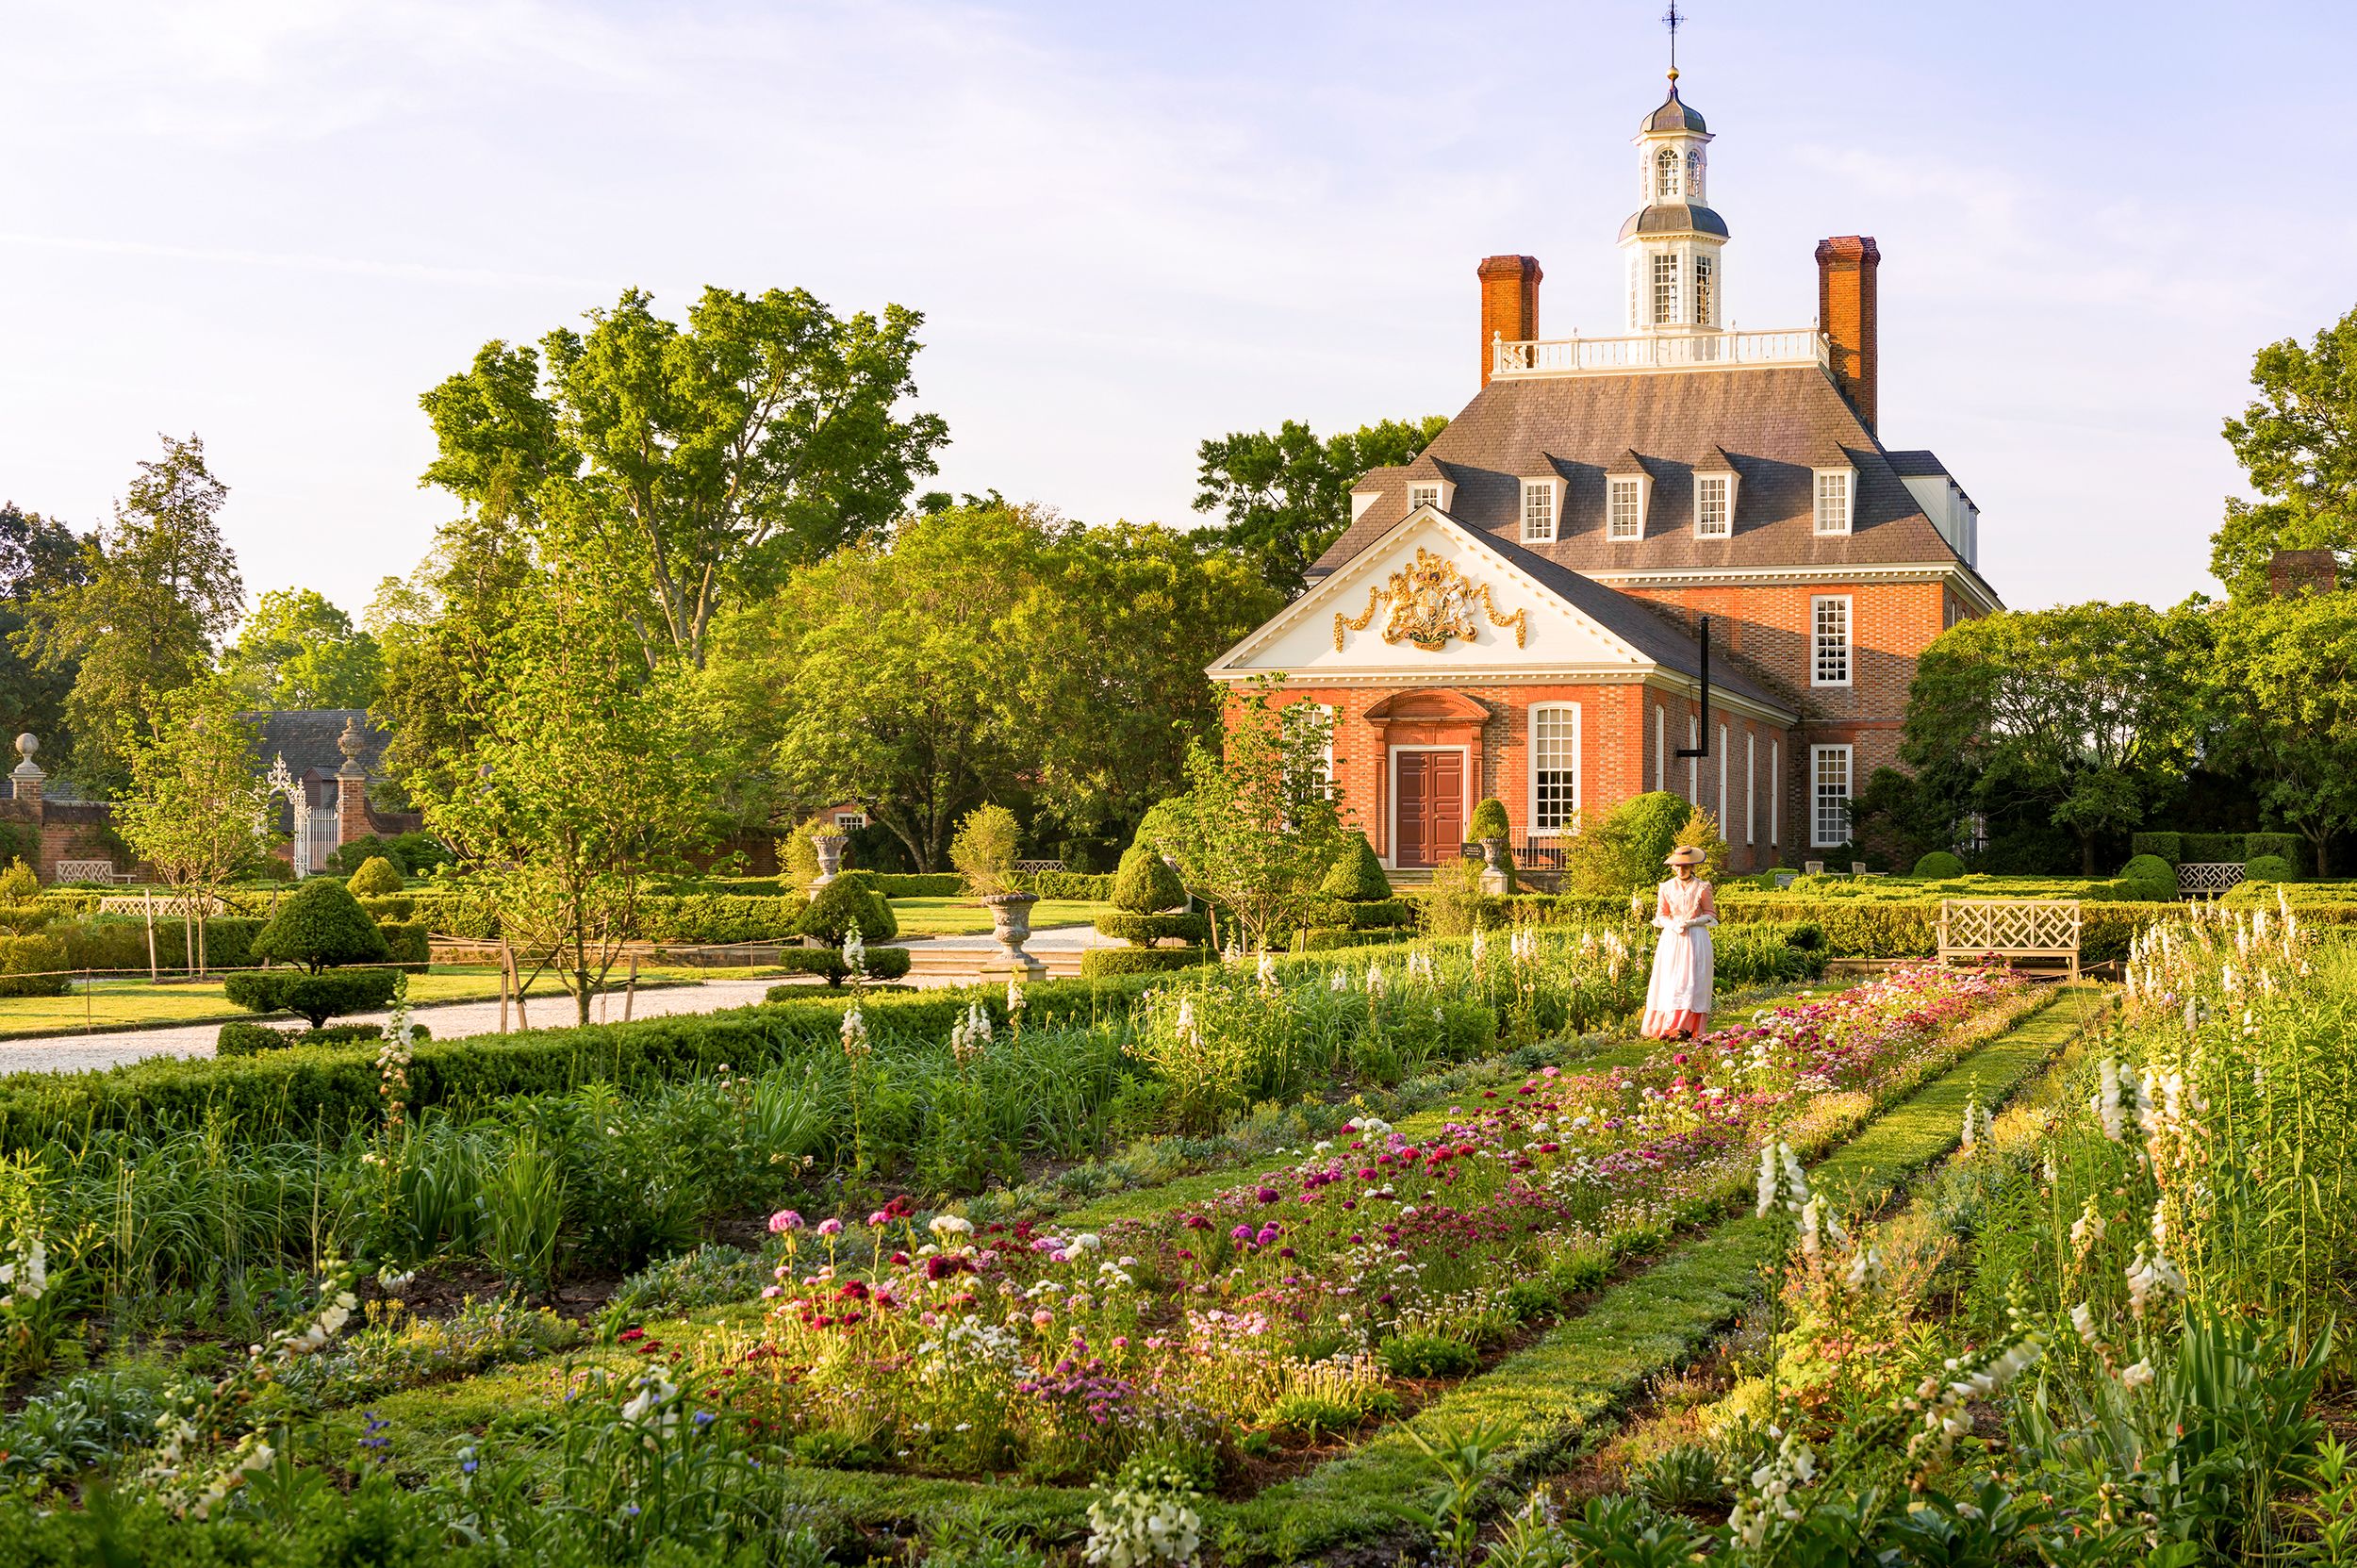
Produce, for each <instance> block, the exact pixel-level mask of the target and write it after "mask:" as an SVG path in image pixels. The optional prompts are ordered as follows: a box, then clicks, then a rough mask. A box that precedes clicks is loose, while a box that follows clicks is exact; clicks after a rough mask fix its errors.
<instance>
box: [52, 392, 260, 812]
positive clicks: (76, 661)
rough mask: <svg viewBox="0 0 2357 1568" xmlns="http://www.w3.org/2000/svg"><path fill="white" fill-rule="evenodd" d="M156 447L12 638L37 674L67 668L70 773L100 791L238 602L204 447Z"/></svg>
mask: <svg viewBox="0 0 2357 1568" xmlns="http://www.w3.org/2000/svg"><path fill="white" fill-rule="evenodd" d="M162 439H163V443H164V454H163V456H162V457H161V458H159V459H157V460H156V461H153V462H146V463H141V464H140V474H139V477H138V478H137V479H136V480H134V481H133V482H132V484H131V487H130V489H129V491H128V493H127V494H126V495H125V496H124V499H123V501H121V502H120V503H117V505H116V507H115V515H114V519H113V520H112V521H111V522H109V523H107V525H106V526H105V527H104V528H102V529H101V530H100V531H99V534H98V536H97V538H96V539H95V540H94V541H92V542H91V543H90V544H89V545H87V546H86V547H85V551H84V564H83V568H82V569H81V571H80V572H79V573H78V574H77V580H74V581H69V582H63V583H60V584H58V586H55V587H52V588H50V589H48V590H47V591H45V592H43V593H41V594H40V595H39V597H37V598H36V599H34V600H33V602H31V603H30V604H29V605H28V606H27V609H26V617H25V622H26V623H25V627H24V629H23V630H22V631H20V632H18V633H17V634H16V636H15V638H14V639H13V640H14V642H15V646H16V647H17V650H18V651H19V652H21V653H24V654H25V655H26V656H28V657H29V658H31V659H32V661H33V663H34V665H35V667H36V668H40V669H42V670H45V671H59V670H63V669H66V668H73V670H74V687H73V690H72V691H71V692H69V693H68V694H67V697H66V701H65V722H66V729H67V731H68V733H69V734H70V735H71V736H72V739H73V764H72V767H73V772H74V776H75V777H76V778H77V779H79V780H81V781H82V782H83V783H84V784H88V785H90V786H91V787H92V788H94V789H97V790H101V791H107V792H111V791H112V790H113V789H115V788H118V787H120V786H121V785H123V784H124V783H126V782H127V781H128V779H129V777H130V772H129V752H130V749H131V748H132V747H133V746H134V745H135V744H136V743H137V737H138V735H139V733H140V728H141V725H142V723H143V722H144V720H145V718H146V716H147V713H148V711H149V709H150V707H151V706H152V705H153V701H154V699H155V698H156V696H157V694H159V693H162V692H169V691H176V690H178V689H180V688H181V687H183V686H186V685H189V684H190V683H191V682H192V681H194V680H195V679H196V678H197V676H198V675H199V674H201V673H203V671H204V670H205V668H206V665H207V663H208V661H209V660H210V658H211V656H212V651H213V646H214V644H215V642H216V641H217V640H218V639H219V638H220V637H221V636H222V635H223V633H225V632H227V631H228V629H229V627H230V625H231V623H232V622H233V621H235V619H237V616H238V612H239V609H240V608H241V606H242V604H243V601H244V598H245V585H244V583H243V581H242V580H241V579H240V578H239V575H238V561H237V556H236V554H235V553H233V552H232V551H231V550H230V548H229V544H228V541H227V540H225V539H223V537H222V534H221V525H220V522H219V521H218V517H219V514H220V511H221V508H222V505H223V503H224V502H225V501H227V499H228V495H229V488H228V487H227V486H225V485H223V483H222V482H221V481H220V480H218V479H216V478H214V477H213V475H212V473H211V471H210V470H208V469H207V468H206V465H205V443H204V442H203V441H201V440H199V439H198V438H197V437H194V436H190V437H189V438H188V439H187V440H185V441H182V440H174V439H173V438H172V437H169V436H167V437H162Z"/></svg>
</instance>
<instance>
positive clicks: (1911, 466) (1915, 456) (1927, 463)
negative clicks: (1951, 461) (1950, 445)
mask: <svg viewBox="0 0 2357 1568" xmlns="http://www.w3.org/2000/svg"><path fill="white" fill-rule="evenodd" d="M1883 455H1884V456H1885V457H1887V458H1889V459H1890V471H1891V472H1893V473H1895V474H1898V475H1900V476H1901V477H1902V478H1906V479H1922V478H1927V477H1929V476H1931V475H1933V474H1943V475H1945V474H1947V473H1948V465H1947V464H1945V463H1943V462H1941V461H1940V460H1939V459H1938V458H1937V457H1935V456H1933V455H1932V454H1930V453H1928V452H1886V453H1884V454H1883ZM1951 477H1953V476H1951Z"/></svg>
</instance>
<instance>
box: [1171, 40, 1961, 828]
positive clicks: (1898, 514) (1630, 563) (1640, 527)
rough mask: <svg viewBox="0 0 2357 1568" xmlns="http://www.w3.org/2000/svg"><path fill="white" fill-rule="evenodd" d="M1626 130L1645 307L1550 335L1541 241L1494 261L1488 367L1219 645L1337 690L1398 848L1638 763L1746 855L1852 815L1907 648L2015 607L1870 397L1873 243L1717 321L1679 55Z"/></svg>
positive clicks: (1889, 757) (1721, 234)
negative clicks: (1784, 322)
mask: <svg viewBox="0 0 2357 1568" xmlns="http://www.w3.org/2000/svg"><path fill="white" fill-rule="evenodd" d="M1636 140H1637V146H1638V150H1639V172H1640V181H1641V182H1642V185H1641V189H1642V192H1643V195H1642V199H1643V201H1644V204H1645V205H1644V206H1643V207H1642V208H1641V209H1640V210H1639V211H1638V212H1637V213H1636V214H1635V215H1634V216H1632V217H1631V218H1629V220H1628V221H1627V222H1626V223H1624V224H1623V226H1622V229H1621V238H1620V243H1621V248H1622V251H1623V253H1624V257H1625V267H1626V275H1627V284H1628V300H1627V322H1626V326H1627V330H1626V332H1625V333H1624V335H1622V336H1617V337H1611V338H1558V339H1552V340H1550V339H1546V338H1541V337H1540V334H1539V287H1540V283H1541V275H1542V274H1541V270H1540V266H1539V263H1538V261H1537V260H1536V259H1535V258H1534V257H1530V256H1491V257H1490V258H1488V259H1487V260H1485V261H1483V262H1482V263H1481V264H1480V267H1479V269H1478V278H1479V284H1480V303H1481V355H1480V364H1481V388H1480V390H1479V391H1478V392H1477V393H1476V394H1475V398H1474V400H1473V401H1472V402H1471V403H1470V404H1466V406H1465V408H1464V410H1463V411H1462V412H1461V413H1459V415H1458V416H1457V418H1456V419H1455V420H1454V421H1452V422H1451V423H1450V424H1449V426H1448V428H1447V429H1446V430H1444V431H1442V433H1441V435H1440V436H1439V437H1437V438H1435V439H1434V441H1433V442H1432V445H1431V446H1430V447H1429V448H1428V449H1427V450H1426V452H1425V453H1424V454H1422V455H1421V456H1419V457H1418V458H1417V459H1416V461H1415V462H1413V463H1411V464H1409V465H1408V466H1406V467H1404V468H1396V469H1378V470H1375V471H1373V472H1370V473H1368V474H1366V475H1364V476H1363V477H1361V478H1360V481H1359V483H1358V484H1357V486H1356V487H1354V488H1353V490H1352V492H1351V523H1350V527H1349V529H1348V531H1347V532H1345V533H1344V534H1343V536H1342V538H1341V539H1339V540H1338V541H1336V543H1335V544H1334V546H1333V547H1332V548H1331V549H1330V550H1328V551H1327V553H1325V554H1324V555H1323V556H1322V557H1321V558H1320V559H1319V560H1318V562H1317V563H1316V565H1315V566H1314V567H1313V568H1312V569H1311V572H1310V586H1309V587H1308V589H1307V590H1306V591H1305V592H1304V593H1303V594H1302V595H1301V597H1300V598H1299V599H1297V600H1295V601H1294V602H1293V603H1292V604H1291V605H1289V606H1287V607H1286V609H1285V610H1283V611H1282V612H1281V613H1280V614H1278V615H1277V617H1276V619H1273V620H1271V621H1270V622H1269V623H1268V624H1267V625H1265V626H1262V627H1261V629H1260V630H1259V631H1257V632H1255V633H1253V634H1252V635H1250V636H1248V637H1246V638H1245V639H1244V641H1243V642H1241V643H1239V644H1238V645H1237V646H1236V647H1235V648H1233V649H1231V650H1230V651H1229V652H1228V653H1227V654H1226V655H1225V656H1223V657H1222V658H1221V659H1220V660H1219V661H1218V662H1217V663H1216V664H1214V665H1213V666H1212V667H1211V675H1212V677H1213V678H1214V679H1216V680H1220V681H1225V682H1241V681H1245V680H1249V679H1252V678H1254V677H1256V676H1261V675H1265V674H1269V673H1282V674H1283V675H1285V676H1286V678H1287V686H1286V691H1287V698H1288V700H1289V701H1308V702H1317V703H1320V704H1323V705H1324V706H1325V707H1326V708H1327V710H1329V713H1330V717H1331V718H1332V721H1333V730H1334V745H1333V751H1334V754H1333V768H1334V778H1335V780H1336V782H1337V784H1339V785H1340V786H1341V788H1342V791H1343V797H1344V799H1345V801H1346V802H1347V804H1348V806H1349V807H1350V809H1351V810H1352V812H1353V813H1354V815H1355V816H1356V817H1357V819H1358V822H1359V824H1360V826H1361V827H1363V828H1364V829H1365V830H1366V832H1367V834H1368V837H1369V838H1370V840H1371V841H1372V842H1373V843H1374V845H1375V847H1376V852H1377V853H1378V854H1380V855H1381V856H1382V857H1383V859H1384V861H1385V862H1386V864H1388V865H1391V866H1393V867H1418V866H1429V865H1433V864H1436V863H1437V862H1438V861H1440V860H1442V859H1444V858H1448V857H1452V856H1454V855H1455V854H1456V852H1457V849H1458V845H1459V842H1460V841H1461V838H1462V835H1463V830H1464V823H1465V819H1466V817H1468V816H1469V815H1470V814H1471V811H1472V807H1473V804H1474V802H1475V801H1478V800H1480V799H1482V798H1483V797H1485V796H1491V795H1494V796H1496V797H1497V798H1498V799H1499V800H1500V801H1503V802H1504V803H1505V805H1506V809H1507V815H1508V818H1509V819H1510V821H1511V822H1512V824H1513V830H1514V838H1515V841H1516V843H1517V844H1518V845H1525V844H1526V845H1528V846H1530V847H1531V848H1532V849H1533V850H1536V851H1538V853H1539V854H1540V856H1541V858H1543V852H1544V850H1545V848H1546V847H1547V846H1548V845H1549V844H1550V843H1551V842H1552V843H1558V844H1559V843H1560V842H1561V841H1562V840H1563V839H1564V838H1565V837H1566V836H1568V835H1570V834H1575V833H1576V832H1577V831H1578V825H1579V819H1580V817H1581V815H1582V814H1583V813H1600V812H1602V811H1605V810H1608V809H1609V808H1610V807H1611V806H1612V805H1614V804H1615V803H1616V802H1618V801H1623V800H1625V799H1626V798H1628V797H1629V796H1631V795H1634V794H1637V793H1639V792H1640V791H1643V790H1648V789H1670V790H1674V791H1676V792H1677V793H1679V794H1681V795H1683V796H1685V797H1686V798H1687V799H1689V800H1690V801H1695V802H1696V803H1698V804H1700V805H1703V806H1705V807H1707V808H1709V809H1710V810H1712V811H1714V812H1716V813H1717V814H1718V816H1719V818H1720V822H1721V825H1722V831H1723V832H1724V834H1725V835H1726V837H1727V840H1728V842H1729V843H1730V844H1731V845H1732V846H1733V848H1734V851H1735V866H1736V867H1737V868H1738V869H1748V868H1753V867H1765V866H1771V865H1776V864H1795V863H1797V862H1799V861H1801V860H1802V859H1805V858H1808V857H1810V856H1811V855H1812V854H1815V853H1818V852H1821V851H1822V850H1828V849H1831V848H1834V847H1836V846H1838V845H1841V844H1843V843H1846V842H1847V841H1848V840H1849V838H1850V836H1851V834H1850V826H1849V817H1848V809H1847V807H1848V801H1849V800H1850V797H1851V796H1852V794H1853V793H1854V791H1855V790H1856V789H1857V788H1858V787H1860V786H1862V785H1863V784H1864V783H1865V781H1866V779H1867V778H1868V777H1869V776H1870V775H1871V773H1872V772H1873V771H1874V769H1875V768H1877V767H1884V766H1887V765H1892V764H1895V763H1896V761H1897V758H1898V744H1899V731H1900V729H1901V726H1902V724H1903V722H1904V717H1905V703H1906V691H1907V685H1908V683H1909V681H1910V680H1911V679H1912V677H1913V674H1914V669H1915V661H1916V659H1917V656H1918V655H1919V654H1920V652H1922V649H1923V647H1924V645H1925V644H1927V643H1928V642H1930V641H1931V639H1932V638H1933V637H1935V636H1937V635H1939V633H1940V632H1941V631H1942V630H1944V629H1945V628H1947V627H1948V626H1951V625H1953V624H1954V623H1955V622H1956V621H1957V620H1958V619H1963V618H1965V617H1968V616H1978V615H1984V614H1986V613H1988V612H1989V611H1991V610H1994V609H1997V608H1999V607H2000V605H1999V602H1998V599H1997V596H1996V594H1995V592H1994V591H1993V590H1992V589H1991V588H1990V587H1989V586H1988V585H1987V583H1986V582H1985V581H1984V580H1983V579H1982V578H1981V575H1980V573H1979V571H1978V570H1977V569H1976V565H1975V562H1976V558H1977V555H1978V547H1979V537H1978V536H1979V514H1978V512H1977V511H1976V509H1975V508H1974V507H1973V505H1972V503H1971V500H1970V497H1969V496H1967V495H1966V494H1965V492H1964V489H1963V487H1961V486H1959V485H1958V484H1957V483H1956V482H1955V480H1954V479H1953V477H1951V476H1950V474H1949V473H1948V471H1947V470H1946V468H1945V467H1944V466H1943V465H1942V464H1941V463H1940V462H1939V460H1938V459H1937V458H1936V457H1934V456H1933V455H1932V454H1930V453H1928V452H1921V451H1893V450H1890V449H1889V448H1887V447H1886V446H1885V445H1884V444H1883V441H1882V437H1881V435H1880V433H1879V430H1878V428H1877V419H1878V414H1879V410H1878V408H1877V406H1876V384H1877V370H1878V367H1877V360H1876V343H1875V336H1876V327H1877V305H1878V302H1877V295H1876V289H1877V270H1878V268H1879V266H1880V263H1881V255H1880V252H1879V251H1878V250H1877V249H1876V247H1875V244H1874V241H1873V240H1872V239H1866V238H1863V237H1859V236H1849V237H1843V238H1837V239H1827V240H1825V241H1824V242H1823V243H1822V244H1821V245H1819V246H1818V248H1817V266H1818V304H1819V320H1818V324H1817V326H1816V327H1814V328H1796V329H1792V330H1788V331H1778V332H1734V331H1731V330H1728V329H1727V328H1726V327H1725V326H1724V325H1723V324H1722V297H1723V283H1724V278H1723V273H1722V252H1723V249H1724V246H1725V245H1726V242H1727V239H1728V231H1727V225H1726V223H1725V221H1724V220H1722V218H1721V217H1720V216H1719V214H1718V213H1717V212H1715V211H1713V210H1712V209H1711V208H1710V207H1709V206H1707V205H1706V202H1705V199H1704V198H1705V194H1706V176H1707V172H1706V147H1707V144H1708V143H1709V141H1710V140H1711V137H1710V135H1709V133H1708V131H1707V130H1706V128H1705V126H1704V123H1703V118H1702V116H1701V115H1699V114H1697V113H1695V112H1694V111H1693V110H1692V109H1690V108H1689V107H1686V105H1685V104H1684V103H1682V102H1681V101H1680V100H1679V97H1678V93H1677V88H1676V74H1675V73H1674V72H1673V73H1672V84H1671V89H1670V94H1669V97H1668V99H1667V101H1665V102H1664V103H1663V104H1662V106H1661V107H1659V108H1657V109H1656V110H1655V111H1654V112H1653V113H1652V114H1650V115H1648V116H1646V117H1645V120H1644V122H1643V124H1641V125H1640V128H1639V131H1638V135H1637V139H1636ZM1703 617H1708V618H1709V631H1710V655H1709V657H1710V682H1709V711H1708V717H1707V718H1705V716H1704V712H1703V696H1704V693H1703V682H1702V672H1703V664H1704V657H1703V650H1702V647H1701V639H1700V637H1699V635H1698V631H1699V627H1700V622H1701V619H1702V618H1703ZM1680 751H1699V752H1701V753H1703V754H1702V755H1699V756H1680V755H1678V753H1679V752H1680Z"/></svg>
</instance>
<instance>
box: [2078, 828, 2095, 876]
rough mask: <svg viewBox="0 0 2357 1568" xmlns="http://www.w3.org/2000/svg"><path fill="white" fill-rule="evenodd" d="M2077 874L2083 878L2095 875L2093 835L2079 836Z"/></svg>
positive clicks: (2084, 834)
mask: <svg viewBox="0 0 2357 1568" xmlns="http://www.w3.org/2000/svg"><path fill="white" fill-rule="evenodd" d="M2079 874H2080V875H2081V876H2083V877H2091V876H2094V875H2095V874H2096V872H2095V834H2091V833H2083V834H2080V835H2079Z"/></svg>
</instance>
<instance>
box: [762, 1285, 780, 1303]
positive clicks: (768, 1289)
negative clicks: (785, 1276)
mask: <svg viewBox="0 0 2357 1568" xmlns="http://www.w3.org/2000/svg"><path fill="white" fill-rule="evenodd" d="M784 1294H785V1291H784V1289H783V1287H781V1286H778V1285H764V1286H762V1287H761V1298H762V1299H763V1300H764V1301H766V1300H768V1299H769V1298H770V1297H771V1296H783V1295H784Z"/></svg>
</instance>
